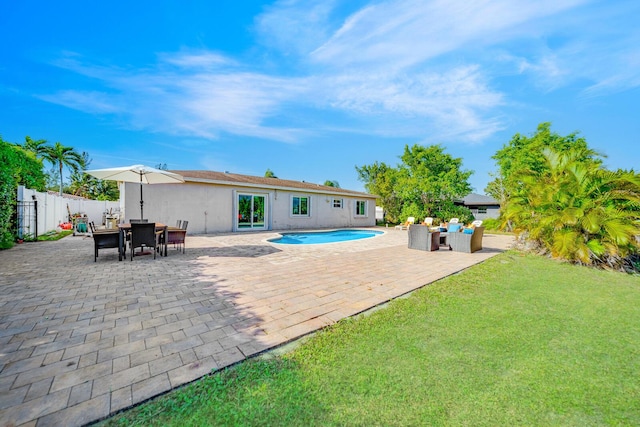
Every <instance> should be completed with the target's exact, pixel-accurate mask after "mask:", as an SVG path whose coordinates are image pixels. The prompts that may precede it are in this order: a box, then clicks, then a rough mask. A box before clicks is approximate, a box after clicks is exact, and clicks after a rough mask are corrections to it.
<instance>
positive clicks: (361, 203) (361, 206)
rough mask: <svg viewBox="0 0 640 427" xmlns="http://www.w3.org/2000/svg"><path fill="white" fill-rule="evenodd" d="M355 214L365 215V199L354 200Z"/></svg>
mask: <svg viewBox="0 0 640 427" xmlns="http://www.w3.org/2000/svg"><path fill="white" fill-rule="evenodd" d="M356 216H367V201H366V200H356Z"/></svg>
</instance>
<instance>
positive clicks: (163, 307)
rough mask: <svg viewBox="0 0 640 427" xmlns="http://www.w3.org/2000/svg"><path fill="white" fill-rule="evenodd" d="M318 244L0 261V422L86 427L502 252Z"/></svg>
mask: <svg viewBox="0 0 640 427" xmlns="http://www.w3.org/2000/svg"><path fill="white" fill-rule="evenodd" d="M379 230H383V231H386V232H385V233H384V234H383V235H380V236H376V237H374V238H370V239H364V240H355V241H350V242H341V243H333V244H325V245H278V244H273V243H269V242H268V241H267V239H270V238H274V237H277V236H278V235H279V234H278V233H277V232H260V233H236V234H219V235H194V236H192V235H188V236H187V249H186V253H185V254H182V253H181V252H178V251H177V250H175V249H173V248H170V249H169V256H168V257H159V258H158V259H156V260H154V259H153V257H152V256H145V257H140V258H136V259H134V261H133V262H131V261H129V260H128V259H127V260H126V261H122V262H118V257H117V253H116V251H115V249H104V250H101V251H100V255H99V257H98V262H95V263H94V261H93V240H92V238H91V237H86V236H75V237H71V236H70V237H67V238H65V239H62V240H60V241H57V242H39V243H24V244H20V245H17V246H15V247H14V248H12V249H9V250H5V251H0V290H1V292H0V425H2V426H37V427H41V426H49V425H55V426H60V425H64V426H76V425H84V424H87V423H91V422H93V421H96V420H98V419H100V418H103V417H106V416H108V415H109V414H113V413H115V412H117V411H119V410H122V409H124V408H127V407H130V406H132V405H135V404H137V403H139V402H142V401H144V400H147V399H149V398H151V397H153V396H156V395H158V394H161V393H163V392H166V391H168V390H171V389H172V388H175V387H177V386H180V385H183V384H185V383H188V382H191V381H193V380H195V379H197V378H200V377H202V376H203V375H206V374H208V373H210V372H211V371H214V370H217V369H221V368H223V367H226V366H229V365H231V364H234V363H236V362H238V361H241V360H243V359H246V358H247V357H250V356H253V355H255V354H258V353H261V352H263V351H265V350H268V349H271V348H274V347H278V346H280V345H282V344H284V343H287V342H290V341H292V340H295V339H297V338H299V337H302V336H304V335H306V334H309V333H311V332H313V331H316V330H318V329H321V328H323V327H325V326H327V325H331V324H333V323H335V322H337V321H339V320H340V319H343V318H345V317H349V316H353V315H355V314H358V313H361V312H363V311H365V310H367V309H369V308H372V307H375V306H377V305H379V304H382V303H385V302H387V301H389V300H391V299H393V298H396V297H399V296H401V295H404V294H406V293H408V292H411V291H413V290H415V289H418V288H420V287H423V286H424V285H427V284H429V283H431V282H433V281H435V280H438V279H440V278H442V277H446V276H448V275H451V274H454V273H456V272H458V271H461V270H464V269H466V268H468V267H470V266H472V265H474V264H477V263H479V262H482V261H484V260H486V259H488V258H490V257H492V256H495V255H496V254H498V253H500V252H502V251H504V250H505V249H507V248H508V247H510V245H511V244H512V242H513V239H512V238H511V237H510V236H498V235H491V234H485V236H484V239H483V247H484V249H483V250H481V251H479V252H476V253H473V254H465V253H459V252H451V251H448V250H440V251H435V252H424V251H417V250H411V249H408V248H407V232H406V230H395V229H384V228H379Z"/></svg>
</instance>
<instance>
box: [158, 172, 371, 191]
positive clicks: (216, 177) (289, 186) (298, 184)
mask: <svg viewBox="0 0 640 427" xmlns="http://www.w3.org/2000/svg"><path fill="white" fill-rule="evenodd" d="M171 172H173V173H177V174H180V175H182V177H183V178H184V180H185V181H187V182H202V183H208V184H219V185H236V186H240V187H253V188H270V189H277V190H302V191H307V192H311V193H322V194H335V195H343V196H360V197H367V198H377V197H378V196H376V195H373V194H369V193H362V192H359V191H352V190H346V189H344V188H337V187H330V186H328V185H321V184H313V183H310V182H304V181H292V180H288V179H280V178H267V177H264V176H252V175H241V174H236V173H229V172H216V171H203V170H199V171H198V170H172V171H171Z"/></svg>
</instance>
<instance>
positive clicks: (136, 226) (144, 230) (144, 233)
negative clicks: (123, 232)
mask: <svg viewBox="0 0 640 427" xmlns="http://www.w3.org/2000/svg"><path fill="white" fill-rule="evenodd" d="M129 236H130V240H129V249H130V251H131V261H133V257H134V256H135V255H136V254H135V251H134V249H135V248H141V250H142V251H144V249H145V248H153V259H155V258H156V248H157V247H158V246H159V243H158V240H159V236H158V234H157V233H156V223H155V222H147V223H135V222H132V223H131V231H130V232H129ZM141 253H142V252H141Z"/></svg>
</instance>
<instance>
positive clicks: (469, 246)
mask: <svg viewBox="0 0 640 427" xmlns="http://www.w3.org/2000/svg"><path fill="white" fill-rule="evenodd" d="M483 234H484V227H476V228H467V229H465V231H463V232H462V233H448V236H447V243H448V244H449V247H450V248H451V250H453V251H457V252H466V253H473V252H476V251H479V250H481V249H482V236H483Z"/></svg>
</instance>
